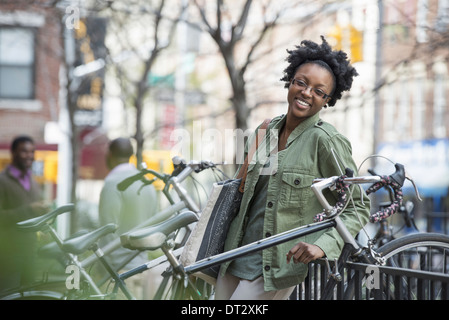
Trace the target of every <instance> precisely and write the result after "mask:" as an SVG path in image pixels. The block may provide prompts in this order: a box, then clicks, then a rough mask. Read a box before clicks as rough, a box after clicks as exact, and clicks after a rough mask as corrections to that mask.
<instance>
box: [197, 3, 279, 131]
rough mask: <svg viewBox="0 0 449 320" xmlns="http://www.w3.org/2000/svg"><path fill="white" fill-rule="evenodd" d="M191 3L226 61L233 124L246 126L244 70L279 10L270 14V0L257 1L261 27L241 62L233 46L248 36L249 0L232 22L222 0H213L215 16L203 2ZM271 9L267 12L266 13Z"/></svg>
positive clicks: (248, 114) (246, 107) (272, 25)
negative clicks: (261, 15) (260, 15)
mask: <svg viewBox="0 0 449 320" xmlns="http://www.w3.org/2000/svg"><path fill="white" fill-rule="evenodd" d="M193 3H194V5H195V6H196V8H197V9H198V11H199V14H200V16H201V20H202V24H203V26H204V28H205V31H206V32H207V33H208V34H209V35H210V36H211V37H212V39H213V40H214V41H215V43H216V44H217V46H218V48H219V51H220V53H221V54H222V56H223V59H224V61H225V64H226V69H227V72H228V74H229V79H230V82H231V86H232V94H233V96H232V97H231V101H232V106H233V109H234V112H235V119H236V127H237V128H240V129H242V130H246V129H247V128H248V124H247V120H248V118H249V116H250V113H251V108H249V107H248V104H247V96H246V90H245V72H246V70H247V68H248V66H249V65H250V64H251V63H252V62H253V56H254V53H255V51H256V49H257V48H258V47H259V46H260V44H261V43H262V41H263V40H264V38H265V37H266V36H267V34H268V33H269V31H270V30H272V29H273V28H274V27H275V26H276V23H277V21H278V18H279V12H278V13H275V14H274V15H273V12H272V11H269V10H268V7H269V5H270V1H268V2H267V3H262V2H261V3H260V5H261V6H262V12H263V13H264V16H263V17H261V20H262V21H263V23H262V27H261V29H260V30H259V31H258V33H257V34H255V35H254V37H253V39H252V42H251V43H250V44H249V48H248V51H247V54H246V58H245V59H244V61H242V62H241V63H240V64H238V62H237V58H236V47H237V46H238V45H239V44H240V43H242V42H245V43H247V42H248V40H250V39H249V38H248V37H244V31H245V28H246V27H247V22H248V16H249V14H250V10H251V6H252V4H253V1H252V0H246V1H245V3H244V4H243V5H242V7H241V11H240V12H238V15H239V17H238V19H237V20H236V22H235V23H232V20H231V19H230V16H231V14H232V13H233V12H230V11H229V9H228V7H227V6H226V4H225V3H224V1H223V0H216V2H215V19H213V18H212V17H210V16H209V15H208V14H207V12H206V9H207V5H206V4H205V2H202V3H200V2H199V1H198V0H193ZM268 13H270V15H268ZM225 22H226V23H230V22H231V23H232V25H231V26H230V27H229V28H228V29H225V28H226V27H225Z"/></svg>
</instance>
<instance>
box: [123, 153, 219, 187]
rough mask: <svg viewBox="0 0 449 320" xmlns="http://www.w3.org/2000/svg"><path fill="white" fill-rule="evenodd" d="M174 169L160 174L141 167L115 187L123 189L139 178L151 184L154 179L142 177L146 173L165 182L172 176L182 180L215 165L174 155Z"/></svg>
mask: <svg viewBox="0 0 449 320" xmlns="http://www.w3.org/2000/svg"><path fill="white" fill-rule="evenodd" d="M172 162H173V165H174V170H173V172H172V173H171V174H169V175H168V174H161V173H159V172H157V171H154V170H151V169H141V171H140V172H139V173H137V174H135V175H133V176H131V177H128V178H126V179H125V180H123V181H122V182H120V183H119V184H118V185H117V189H118V190H119V191H125V190H126V189H127V188H128V187H129V186H130V185H131V184H133V183H134V182H136V181H138V180H141V181H143V182H144V183H146V184H151V183H153V182H154V180H150V181H148V180H144V179H143V177H144V176H145V175H147V174H152V175H154V176H155V177H156V179H159V180H162V181H164V183H165V184H167V183H168V182H169V180H170V179H171V178H173V177H177V178H178V180H179V182H180V181H182V180H184V179H185V178H186V177H187V176H189V175H190V174H191V173H192V172H196V173H198V172H201V171H203V170H205V169H209V168H214V167H215V166H216V164H215V163H213V162H212V161H204V160H203V161H191V162H189V163H186V162H185V160H184V159H182V158H180V157H178V156H176V157H174V158H173V159H172Z"/></svg>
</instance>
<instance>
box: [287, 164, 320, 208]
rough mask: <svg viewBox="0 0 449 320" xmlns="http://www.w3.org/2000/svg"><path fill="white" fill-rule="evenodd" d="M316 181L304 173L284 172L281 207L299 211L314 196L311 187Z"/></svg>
mask: <svg viewBox="0 0 449 320" xmlns="http://www.w3.org/2000/svg"><path fill="white" fill-rule="evenodd" d="M314 179H315V177H314V176H312V175H308V174H305V173H303V172H284V173H283V174H282V184H281V190H280V199H279V201H280V203H281V205H282V206H283V207H285V208H295V207H296V208H297V209H299V207H301V206H303V205H304V204H305V203H307V201H309V200H310V197H312V196H313V191H312V189H311V188H310V186H311V185H312V183H313V180H314Z"/></svg>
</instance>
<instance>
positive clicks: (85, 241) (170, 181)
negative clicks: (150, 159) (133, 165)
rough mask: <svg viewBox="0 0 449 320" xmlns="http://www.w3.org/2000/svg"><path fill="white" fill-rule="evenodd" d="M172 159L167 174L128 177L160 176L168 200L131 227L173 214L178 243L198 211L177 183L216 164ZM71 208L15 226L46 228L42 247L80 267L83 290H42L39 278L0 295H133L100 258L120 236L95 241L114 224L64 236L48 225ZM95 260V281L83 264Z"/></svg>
mask: <svg viewBox="0 0 449 320" xmlns="http://www.w3.org/2000/svg"><path fill="white" fill-rule="evenodd" d="M173 162H174V170H173V172H172V173H171V174H162V173H158V172H156V171H154V170H150V169H143V170H142V171H141V172H140V173H139V174H137V175H136V176H133V177H132V178H131V179H129V180H132V181H135V180H136V179H139V180H142V181H144V183H145V184H151V183H153V182H154V181H155V180H156V179H160V180H162V181H163V182H164V184H165V187H164V189H163V193H164V195H165V196H166V197H167V199H168V201H169V203H170V206H169V207H168V208H165V209H163V210H161V211H160V212H158V213H157V214H155V215H154V216H153V217H151V218H149V219H148V220H146V221H144V222H143V223H141V224H139V225H138V226H136V227H134V228H133V229H132V230H139V229H140V228H142V227H146V226H150V225H155V224H163V222H164V221H165V220H167V218H170V217H173V218H172V219H171V220H169V221H168V224H171V223H173V222H174V223H177V224H176V228H175V229H174V230H173V231H177V233H176V234H171V240H172V241H173V246H179V245H182V241H183V240H182V239H181V241H180V242H179V243H176V241H178V240H177V239H176V238H177V235H178V234H179V231H180V230H181V229H183V228H186V227H187V226H188V225H189V224H191V223H192V222H195V221H197V219H198V212H199V211H200V209H199V207H198V205H197V204H196V202H195V201H194V200H193V199H192V198H191V197H190V195H189V193H188V192H187V191H186V189H185V188H184V187H183V186H182V184H181V183H182V182H183V181H184V180H185V179H186V178H187V177H189V176H191V174H192V173H199V172H201V171H203V170H206V169H216V164H214V163H213V162H210V161H199V162H196V161H192V162H190V163H186V162H185V161H184V160H182V159H180V158H179V157H175V158H174V159H173ZM220 173H222V174H224V173H223V172H222V171H220ZM147 174H152V175H153V176H155V177H156V178H155V179H153V180H147V179H145V178H144V176H145V175H147ZM129 180H125V181H123V183H122V184H121V185H120V186H119V187H118V188H119V189H124V188H126V185H127V184H128V181H129ZM171 187H173V189H174V190H175V192H176V195H177V196H178V197H179V200H174V199H173V197H172V195H171V194H170V188H171ZM73 209H74V205H73V204H69V205H65V206H61V207H59V208H57V209H56V210H54V211H52V212H49V213H47V214H45V215H43V216H41V217H37V218H33V219H30V220H26V221H23V222H20V223H18V224H17V226H18V227H19V229H22V230H24V231H30V232H36V231H42V232H48V233H49V234H50V236H51V237H52V238H53V239H54V240H55V242H54V243H53V244H51V245H50V246H49V247H50V248H49V249H46V250H45V251H47V252H51V253H50V254H49V255H53V256H57V257H59V258H61V257H62V259H60V260H62V263H63V264H69V265H70V264H72V265H75V266H76V268H78V270H80V272H81V276H82V280H83V282H84V283H86V288H85V289H84V290H83V291H84V292H83V293H82V294H78V295H77V294H71V293H70V294H68V293H61V292H56V291H48V290H42V289H40V288H41V287H42V286H44V285H45V284H47V283H46V281H45V279H44V280H43V281H41V282H38V283H36V284H33V285H31V286H27V287H23V288H13V289H11V290H10V291H9V292H6V293H5V294H3V298H2V299H24V298H27V299H92V298H94V299H110V298H112V299H114V298H115V297H116V296H117V294H118V291H119V290H120V291H121V292H122V293H123V294H124V295H125V297H126V298H127V299H134V297H133V296H132V295H131V293H130V292H129V290H128V289H127V288H126V285H125V284H124V282H123V280H121V279H120V278H119V276H118V273H117V270H119V269H120V267H119V268H117V270H113V269H112V267H111V266H110V264H109V263H108V262H107V261H106V260H105V259H104V256H105V255H107V254H109V253H110V252H112V251H114V250H116V249H117V248H119V247H121V243H120V239H116V240H115V241H113V242H111V243H109V244H108V245H106V246H104V247H103V248H99V247H98V245H97V244H96V242H97V240H98V239H99V238H101V237H102V236H104V235H106V234H108V233H110V232H114V231H115V229H116V226H115V225H113V224H109V225H106V226H103V227H100V228H98V229H96V230H94V231H92V232H89V233H82V234H81V235H74V236H72V237H69V238H68V239H65V240H63V239H61V238H60V237H59V235H58V234H57V232H56V230H55V229H54V228H53V226H52V225H53V223H54V220H55V219H56V217H57V216H58V215H60V214H62V213H65V212H69V211H72V210H73ZM188 234H189V231H188V230H187V232H185V234H184V236H183V237H181V238H186V237H187V236H188ZM87 250H92V251H93V252H94V254H93V255H91V256H89V257H87V258H86V259H84V260H82V261H78V255H80V254H82V253H84V252H86V251H87ZM55 251H56V252H55ZM47 254H48V253H47ZM137 254H138V252H136V254H135V255H137ZM135 255H133V256H131V257H129V259H128V260H126V261H123V263H122V266H124V265H126V264H127V263H128V262H129V261H130V260H132V258H133V257H134V256H135ZM96 261H100V262H101V263H102V265H103V266H104V267H105V268H106V271H107V276H106V277H105V278H104V279H102V280H101V281H99V283H98V284H97V283H95V281H94V280H93V279H92V277H91V276H90V275H89V274H88V273H87V272H86V268H88V267H90V266H91V265H92V264H93V263H95V262H96ZM110 279H112V280H113V282H114V283H115V285H114V289H113V290H112V291H111V292H110V293H103V292H101V290H100V289H99V287H101V286H102V285H103V284H105V283H106V282H107V281H108V280H110Z"/></svg>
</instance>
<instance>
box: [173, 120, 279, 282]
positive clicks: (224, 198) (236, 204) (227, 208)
mask: <svg viewBox="0 0 449 320" xmlns="http://www.w3.org/2000/svg"><path fill="white" fill-rule="evenodd" d="M269 123H270V120H269V119H267V120H265V121H264V122H263V124H262V125H261V127H260V129H266V128H267V126H268V124H269ZM260 129H259V134H258V136H257V140H256V143H255V144H254V145H253V147H252V149H251V152H250V153H249V154H248V156H247V157H246V159H245V162H244V164H243V165H242V166H241V168H240V170H239V173H238V174H237V177H236V178H235V179H229V180H225V181H220V182H216V183H214V184H213V186H212V191H211V194H210V196H209V198H208V201H207V203H206V206H205V207H204V209H203V210H202V212H201V216H200V218H199V220H198V222H197V224H196V225H195V227H194V229H193V230H192V233H191V235H190V237H189V239H188V240H187V242H186V244H185V246H184V249H183V251H182V253H181V256H180V262H181V263H182V264H183V265H184V266H188V265H191V264H193V263H195V262H196V261H199V260H202V259H204V258H207V257H210V256H214V255H217V254H220V253H222V252H223V250H224V244H225V240H226V236H227V234H228V231H229V227H230V225H231V222H232V220H233V219H234V217H235V216H236V215H237V214H238V212H239V210H240V203H241V201H242V197H243V190H244V184H245V180H246V174H247V169H248V164H249V162H248V158H252V155H253V154H254V152H255V151H256V149H257V146H258V144H259V142H260V141H261V138H262V136H263V135H264V134H265V130H260ZM219 270H220V265H216V266H212V267H210V268H207V269H204V270H201V271H198V272H196V273H195V274H194V275H195V276H197V277H198V278H201V279H203V280H205V281H207V282H209V283H211V284H213V285H215V282H216V279H217V277H218V272H219Z"/></svg>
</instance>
